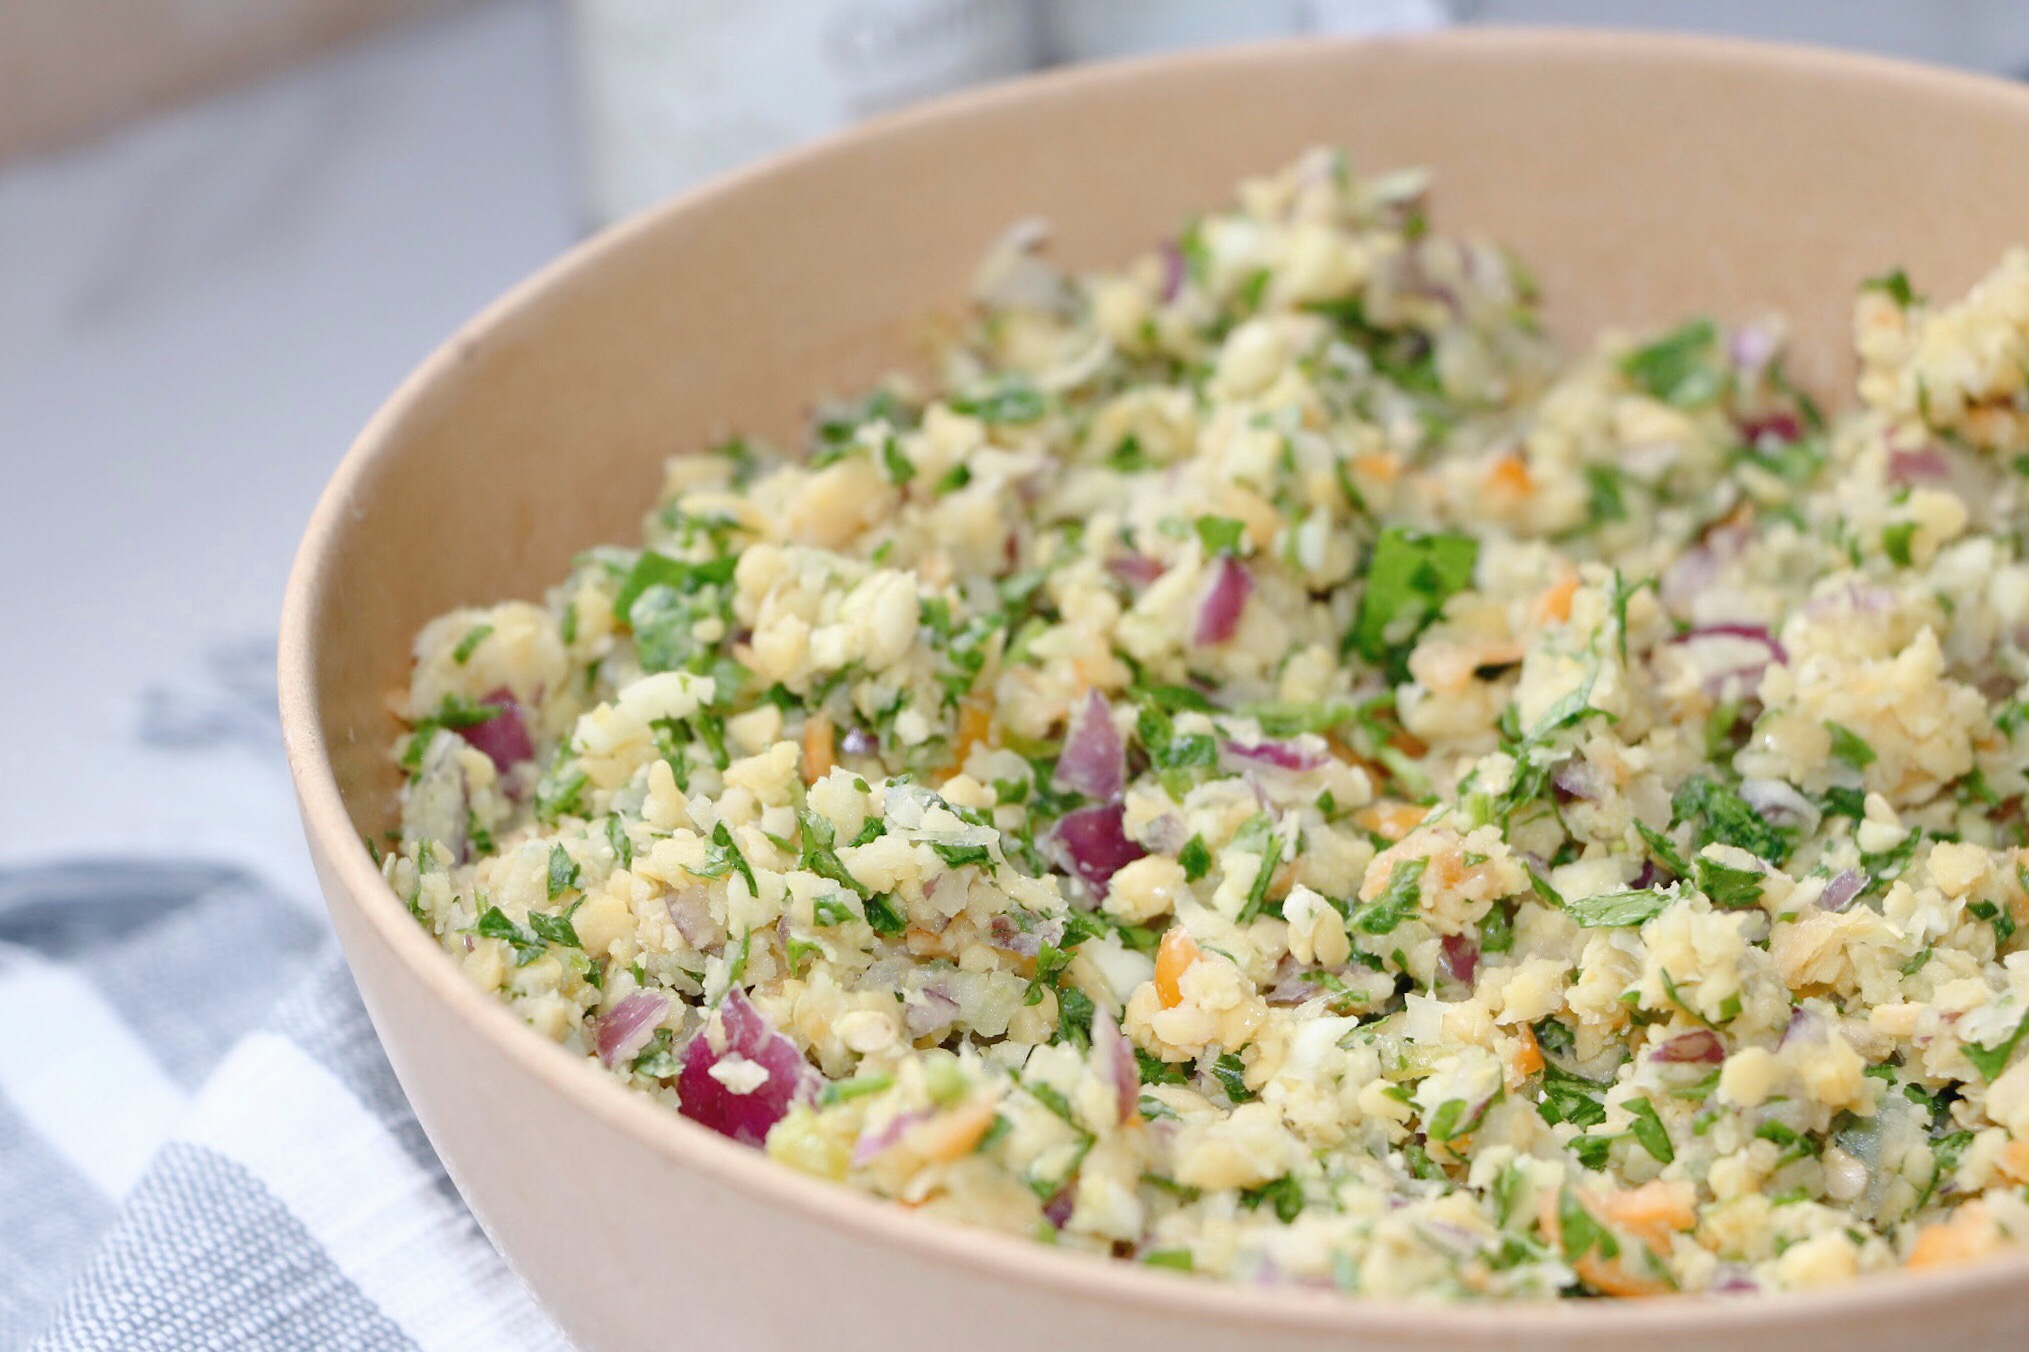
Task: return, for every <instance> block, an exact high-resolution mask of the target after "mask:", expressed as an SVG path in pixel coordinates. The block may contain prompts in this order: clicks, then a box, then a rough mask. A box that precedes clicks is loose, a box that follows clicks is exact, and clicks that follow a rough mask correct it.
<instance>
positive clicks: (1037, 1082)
mask: <svg viewBox="0 0 2029 1352" xmlns="http://www.w3.org/2000/svg"><path fill="white" fill-rule="evenodd" d="M1426 187H1427V178H1426V176H1424V175H1421V174H1393V175H1386V176H1382V177H1376V178H1366V179H1361V178H1355V177H1353V176H1352V175H1351V174H1350V173H1349V172H1348V170H1347V167H1346V164H1345V162H1344V160H1343V159H1342V158H1341V157H1339V156H1336V155H1334V154H1331V153H1327V152H1322V151H1320V152H1313V153H1311V154H1309V155H1306V156H1305V157H1303V158H1302V159H1301V160H1300V161H1299V162H1298V163H1296V164H1295V165H1294V166H1292V167H1291V168H1289V169H1288V170H1286V171H1284V172H1282V173H1280V174H1277V175H1274V176H1272V177H1268V178H1263V179H1260V180H1258V181H1252V182H1248V183H1246V184H1244V185H1242V187H1241V189H1240V193H1239V206H1238V207H1237V208H1235V209H1231V210H1227V211H1224V212H1219V213H1215V214H1212V215H1208V216H1205V217H1203V218H1202V219H1199V220H1197V221H1194V222H1192V223H1191V224H1190V225H1189V226H1188V227H1187V228H1186V229H1185V231H1184V232H1183V234H1182V235H1181V236H1180V237H1179V238H1178V239H1177V240H1176V241H1175V242H1173V243H1171V244H1166V245H1164V246H1163V247H1162V248H1161V249H1160V250H1159V251H1158V252H1156V253H1153V254H1150V255H1149V256H1147V257H1144V258H1141V259H1139V260H1137V261H1136V262H1134V263H1133V264H1131V265H1130V266H1128V267H1126V268H1124V269H1121V270H1119V271H1116V272H1110V273H1101V274H1096V275H1093V276H1088V277H1075V278H1073V277H1065V276H1062V275H1060V274H1059V273H1058V272H1056V271H1055V270H1053V269H1052V268H1051V267H1049V265H1048V264H1047V263H1046V262H1045V261H1044V259H1043V257H1042V255H1041V252H1040V251H1039V245H1040V241H1041V238H1042V232H1041V231H1040V230H1039V229H1038V228H1037V227H1036V226H1034V225H1033V224H1032V223H1031V224H1028V225H1025V226H1024V227H1022V228H1021V229H1019V230H1017V231H1016V232H1013V233H1011V234H1010V236H1009V238H1008V240H1007V241H1006V242H1005V243H1004V244H1003V245H1002V246H1001V248H1000V249H999V250H997V251H996V254H995V257H994V259H993V261H992V262H991V264H990V265H989V266H988V267H987V268H986V269H985V270H984V271H983V272H982V274H981V282H980V285H981V288H982V289H981V294H980V307H979V313H978V314H977V316H976V322H974V323H973V324H971V326H970V327H969V328H967V329H966V330H965V332H964V334H963V336H962V337H961V338H960V339H958V340H957V341H956V342H955V343H954V344H953V345H952V346H951V347H950V349H949V351H948V352H947V354H946V356H945V359H944V363H943V369H942V372H941V375H940V376H939V379H938V381H937V383H936V385H935V388H934V389H928V390H926V389H919V388H917V387H915V386H913V385H912V384H910V383H909V382H907V381H905V380H902V379H896V380H894V381H891V382H890V383H889V384H886V385H884V386H882V387H881V388H880V389H878V390H876V391H874V392H873V393H872V394H871V395H869V396H868V397H866V398H865V399H864V400H862V401H860V402H859V403H857V404H854V405H852V406H850V407H841V408H835V409H831V410H828V411H826V412H825V413H824V415H823V416H821V417H820V418H819V419H818V420H817V421H816V423H815V425H814V427H813V429H812V433H811V437H810V441H809V444H808V445H807V446H805V447H802V448H798V449H797V450H796V451H795V452H793V453H791V454H787V455H781V454H777V453H775V452H772V451H770V450H768V449H766V448H763V447H760V446H754V445H750V444H748V443H745V442H741V441H732V442H728V443H726V444H725V445H722V446H720V447H717V448H716V449H715V451H714V453H712V454H709V455H689V456H682V457H679V458H678V459H676V460H674V461H672V462H671V465H670V469H669V473H668V478H667V483H666V487H665V493H664V497H663V500H662V502H661V504H660V505H659V506H658V507H657V508H656V510H655V512H654V514H653V515H652V516H650V517H649V519H648V522H647V527H646V544H645V547H644V548H643V549H640V550H635V549H629V548H622V547H611V548H601V549H594V550H592V551H590V552H588V553H586V554H585V555H583V556H581V558H580V559H579V561H578V563H577V565H576V566H575V568H574V569H573V570H572V572H571V574H570V576H569V577H568V578H566V579H565V580H564V581H563V582H562V584H561V585H559V586H558V587H557V588H556V589H554V590H553V591H552V592H551V593H550V594H549V596H548V597H547V598H546V600H545V601H544V602H543V603H541V604H530V603H527V602H521V601H510V602H506V603H504V604H501V605H496V606H491V607H483V608H473V609H466V610H460V611H457V612H455V613H453V614H451V615H447V616H445V617H443V618H442V619H439V620H437V621H435V622H434V623H432V624H431V625H430V626H429V627H428V628H426V629H425V630H424V631H423V633H422V635H421V636H420V638H419V639H418V640H417V644H416V650H415V652H416V664H415V670H414V675H413V679H412V682H411V685H410V688H409V691H408V692H407V696H406V699H405V701H404V703H403V705H402V713H403V715H404V718H405V720H406V722H407V724H408V729H407V731H405V732H404V734H403V735H402V736H401V738H400V739H399V741H398V742H397V743H396V745H395V747H394V755H395V756H396V758H397V759H398V760H399V761H400V763H401V764H402V766H403V767H404V769H405V771H406V773H407V775H408V783H407V787H406V790H405V792H404V798H403V818H402V831H401V834H400V838H399V842H398V844H397V846H396V848H395V849H394V851H393V852H392V853H390V854H389V856H388V857H387V860H386V873H387V877H388V879H389V881H390V883H391V884H392V885H393V886H394V888H395V889H396V891H397V893H398V894H399V895H400V896H402V897H403V898H404V899H405V900H406V901H407V902H408V904H409V905H410V907H411V908H412V909H413V910H414V912H415V913H416V915H417V917H418V918H419V920H420V921H421V922H422V923H423V924H424V925H426V926H428V927H429V928H430V929H431V930H432V931H433V932H434V933H435V934H437V935H438V936H439V937H441V939H442V940H443V943H444V945H445V947H446V948H447V949H448V950H449V952H450V954H451V955H452V956H453V957H454V958H455V960H456V961H458V962H459V963H461V964H462V965H463V966H464V968H465V969H466V971H467V972H468V973H469V974H470V975H471V977H472V979H474V980H475V981H477V982H479V983H480V984H481V985H483V986H484V987H486V988H488V989H490V990H493V991H496V992H497V993H498V994H499V996H500V998H501V999H503V1000H505V1001H507V1002H508V1003H509V1004H510V1005H511V1006H512V1007H513V1008H514V1009H515V1010H516V1011H517V1012H519V1013H520V1014H521V1015H522V1016H523V1017H524V1018H525V1019H526V1020H527V1021H528V1022H529V1023H530V1024H531V1025H532V1026H534V1027H535V1028H537V1029H539V1030H540V1031H541V1032H543V1033H544V1034H545V1035H546V1036H549V1037H551V1038H553V1039H555V1040H556V1041H558V1042H560V1043H562V1044H563V1045H564V1046H565V1047H566V1048H569V1049H571V1050H572V1051H575V1052H578V1053H580V1054H583V1055H585V1056H588V1057H593V1058H596V1059H597V1060H599V1061H600V1062H602V1063H603V1064H605V1065H606V1066H607V1067H609V1068H610V1070H611V1071H612V1073H613V1074H615V1075H616V1076H618V1077H620V1078H621V1079H622V1080H623V1081H625V1082H626V1083H628V1084H629V1085H631V1086H633V1087H634V1088H635V1089H637V1090H639V1091H640V1092H642V1093H646V1094H648V1095H651V1096H653V1097H655V1098H658V1099H660V1100H662V1101H663V1102H664V1103H667V1104H668V1105H670V1106H671V1107H672V1108H675V1109H677V1110H679V1111H681V1112H683V1113H685V1114H687V1115H689V1116H691V1117H693V1118H695V1119H697V1120H698V1121H700V1122H702V1123H704V1124H706V1125H707V1126H711V1127H714V1128H716V1129H717V1130H720V1131H723V1132H726V1133H727V1134H729V1135H733V1136H735V1137H737V1138H738V1139H741V1140H744V1141H748V1142H749V1143H752V1144H756V1145H761V1146H763V1147H764V1148H765V1149H767V1150H768V1152H769V1153H770V1154H772V1155H773V1156H775V1158H777V1159H778V1160H780V1161H782V1162H783V1163H785V1164H787V1165H789V1166H791V1167H795V1168H799V1169H802V1170H804V1171H806V1172H809V1173H811V1174H814V1175H817V1176H821V1177H825V1178H831V1179H839V1180H843V1181H844V1182H846V1183H847V1184H849V1185H850V1186H854V1187H858V1188H862V1189H865V1190H869V1191H871V1192H874V1193H876V1194H879V1195H881V1196H883V1197H889V1198H894V1199H898V1200H901V1201H904V1202H906V1203H908V1204H910V1205H912V1206H918V1207H921V1208H924V1209H926V1210H928V1211H931V1212H934V1213H935V1214H937V1215H940V1216H945V1217H950V1218H954V1219H957V1220H960V1221H964V1222H968V1223H971V1224H976V1225H984V1226H990V1227H994V1228H997V1229H1001V1230H1006V1231H1011V1232H1014V1233H1017V1234H1024V1235H1034V1234H1038V1233H1043V1234H1047V1235H1048V1236H1049V1237H1051V1238H1052V1239H1053V1240H1054V1241H1055V1242H1056V1243H1058V1244H1061V1245H1064V1246H1066V1247H1072V1248H1079V1249H1085V1250H1090V1251H1092V1252H1095V1253H1102V1254H1112V1255H1116V1256H1122V1257H1126V1258H1129V1259H1132V1260H1135V1261H1139V1262H1142V1263H1145V1264H1150V1265H1155V1266H1161V1267H1169V1268H1181V1269H1192V1270H1196V1271H1200V1272H1209V1273H1216V1274H1219V1275H1221V1276H1226V1277H1232V1278H1237V1279H1241V1280H1249V1281H1288V1282H1304V1283H1315V1282H1320V1281H1322V1282H1329V1283H1335V1284H1337V1285H1339V1286H1340V1287H1342V1288H1344V1289H1347V1290H1352V1291H1360V1292H1369V1293H1374V1294H1379V1295H1418V1296H1437V1297H1455V1298H1518V1297H1540V1296H1552V1295H1560V1294H1561V1295H1581V1294H1593V1295H1612V1296H1637V1295H1647V1294H1655V1293H1660V1292H1666V1291H1674V1290H1684V1291H1738V1290H1752V1289H1760V1290H1777V1289H1802V1288H1808V1287H1816V1286H1821V1285H1825V1284H1828V1283H1837V1282H1844V1281H1848V1280H1851V1279H1854V1278H1855V1277H1857V1276H1859V1275H1860V1274H1862V1273H1867V1272H1874V1271H1880V1270H1884V1269H1888V1268H1893V1267H1897V1266H1905V1265H1906V1266H1910V1267H1926V1266H1936V1265H1942V1264H1951V1263H1960V1262H1965V1261H1970V1260H1973V1259H1976V1258H1978V1257H1980V1256H1982V1255H1985V1254H1987V1253H1990V1252H1992V1251H1994V1250H1996V1249H1998V1248H2002V1247H2005V1246H2006V1245H2008V1244H2011V1243H2016V1242H2019V1241H2021V1240H2022V1239H2023V1238H2025V1237H2029V1203H2025V1201H2024V1187H2025V1185H2029V1055H2018V1052H2020V1051H2021V1050H2022V1049H2023V1044H2024V1043H2025V1042H2029V1038H2025V1029H2029V957H2025V956H2024V955H2023V953H2022V951H2021V947H2022V945H2021V940H2020V939H2019V937H2018V934H2017V926H2018V924H2019V923H2021V922H2022V921H2024V920H2029V895H2025V892H2024V878H2025V871H2024V866H2025V863H2029V850H2025V828H2024V816H2023V810H2022V809H2023V798H2024V791H2025V787H2029V786H2025V780H2024V773H2023V771H2024V766H2025V765H2029V730H2025V724H2029V702H2025V699H2024V695H2025V685H2024V680H2025V677H2029V566H2025V564H2024V561H2023V559H2022V544H2021V532H2020V523H2021V521H2022V520H2023V516H2022V513H2023V510H2024V506H2025V480H2024V475H2025V473H2029V387H2025V377H2024V371H2025V369H2029V360H2025V354H2029V336H2025V335H2029V254H2012V255H2010V256H2009V258H2008V259H2007V260H2006V261H2005V262H2004V263H2003V264H2002V265H2001V267H2000V269H1999V270H1998V271H1997V272H1996V273H1995V274H1994V275H1993V277H1991V278H1990V279H1989V280H1988V281H1986V282H1984V283H1982V284H1981V285H1980V286H1979V287H1977V288H1975V289H1974V291H1973V292H1972V293H1971V295H1970V296H1969V297H1967V298H1966V299H1965V300H1964V301H1961V302H1959V303H1957V304H1950V305H1933V304H1932V303H1930V302H1928V301H1926V300H1924V299H1922V298H1921V297H1920V296H1918V295H1917V294H1916V293H1915V292H1914V291H1913V289H1912V288H1911V286H1910V284H1909V282H1908V281H1907V280H1906V279H1905V278H1903V277H1902V275H1901V274H1900V273H1892V274H1888V275H1886V276H1884V277H1881V278H1878V279H1875V280H1874V281H1871V282H1869V283H1867V284H1866V285H1865V286H1864V287H1862V288H1861V291H1860V295H1859V302H1858V306H1857V315H1856V321H1855V333H1856V340H1857V344H1858V348H1859V352H1860V357H1861V370H1862V377H1861V394H1862V396H1863V402H1862V403H1861V404H1860V405H1859V406H1858V407H1857V409H1856V410H1855V411H1853V412H1851V413H1849V414H1845V415H1843V416H1841V417H1840V419H1839V420H1838V421H1836V422H1834V423H1830V424H1827V423H1826V421H1825V420H1824V418H1823V417H1822V416H1821V415H1820V413H1819V412H1818V410H1817V407H1816V406H1815V405H1814V404H1813V403H1812V402H1811V401H1810V400H1808V399H1807V398H1806V397H1805V396H1804V395H1803V394H1801V393H1800V392H1799V391H1797V390H1796V389H1795V388H1794V387H1792V386H1791V385H1790V384H1789V382H1788V381H1787V380H1786V379H1785V378H1784V376H1783V365H1782V338H1781V330H1780V328H1779V326H1777V325H1775V324H1773V323H1771V322H1761V323H1755V324H1749V325H1744V326H1742V327H1738V328H1734V329H1730V330H1729V329H1724V328H1721V327H1720V326H1718V325H1716V324H1714V323H1712V322H1709V321H1705V320H1693V321H1691V322H1689V323H1686V324H1684V325H1682V326H1680V327H1678V328H1675V329H1672V330H1670V331H1667V332H1664V333H1661V334H1652V335H1647V336H1645V337H1641V338H1629V337H1623V336H1618V335H1610V336H1608V337H1606V338H1604V339H1603V340H1601V341H1600V342H1599V343H1598V344H1597V346H1596V347H1594V348H1593V349H1592V350H1591V351H1590V352H1589V353H1588V354H1586V355H1584V356H1582V357H1580V358H1578V359H1576V360H1574V361H1560V360H1559V359H1558V358H1557V357H1556V356H1555V354H1554V353H1553V352H1552V351H1551V349H1550V348H1549V346H1548V345H1547V343H1546V342H1545V341H1544V340H1543V339H1542V338H1541V336H1540V335H1539V332H1538V329H1537V325H1536V322H1535V318H1534V296H1533V293H1532V287H1531V283H1530V282H1529V280H1528V277H1527V275H1526V274H1525V273H1524V272H1523V271H1522V270H1521V268H1520V266H1519V265H1518V264H1517V263H1515V262H1514V261H1513V260H1511V259H1510V258H1509V257H1508V256H1507V255H1505V254H1504V253H1502V252H1501V251H1499V250H1498V249H1495V248H1492V247H1489V246H1487V245H1484V244H1480V243H1476V242H1472V241H1468V240H1465V239H1461V238H1454V237H1448V236H1443V235H1437V234H1432V233H1429V231H1428V228H1427V226H1426V221H1425V214H1424V212H1425V200H1424V199H1425V190H1426Z"/></svg>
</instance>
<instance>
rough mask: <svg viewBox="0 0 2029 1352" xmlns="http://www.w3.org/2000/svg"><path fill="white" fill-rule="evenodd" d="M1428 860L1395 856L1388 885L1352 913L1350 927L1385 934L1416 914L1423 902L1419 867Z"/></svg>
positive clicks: (1420, 868)
mask: <svg viewBox="0 0 2029 1352" xmlns="http://www.w3.org/2000/svg"><path fill="white" fill-rule="evenodd" d="M1429 864H1430V861H1429V860H1428V859H1398V860H1396V861H1395V865H1394V867H1393V868H1392V869H1390V870H1389V873H1388V885H1387V886H1386V887H1384V888H1382V889H1381V891H1380V893H1379V894H1378V895H1377V896H1376V897H1375V898H1374V899H1373V900H1372V901H1370V902H1368V903H1367V904H1366V905H1364V906H1362V907H1361V908H1360V909H1359V910H1358V911H1356V912H1354V913H1353V927H1354V928H1355V929H1357V930H1359V931H1360V932H1361V933H1363V934H1387V933H1390V932H1391V931H1393V930H1394V929H1395V927H1396V926H1397V925H1400V924H1401V923H1402V922H1403V921H1405V920H1407V919H1409V918H1410V917H1411V916H1413V915H1415V914H1416V913H1417V909H1418V908H1419V907H1420V906H1421V904H1422V901H1423V870H1424V869H1425V868H1427V867H1429Z"/></svg>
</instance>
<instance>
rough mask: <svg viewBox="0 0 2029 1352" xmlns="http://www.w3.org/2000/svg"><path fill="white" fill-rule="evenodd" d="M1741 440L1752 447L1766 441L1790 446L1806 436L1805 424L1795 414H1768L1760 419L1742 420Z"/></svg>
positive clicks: (1740, 423) (1740, 426)
mask: <svg viewBox="0 0 2029 1352" xmlns="http://www.w3.org/2000/svg"><path fill="white" fill-rule="evenodd" d="M1738 426H1739V428H1740V439H1741V440H1742V441H1745V442H1746V443H1747V444H1748V445H1750V446H1759V445H1761V443H1762V442H1763V441H1764V440H1768V441H1775V442H1780V443H1781V444H1783V445H1785V446H1786V445H1788V444H1789V443H1790V442H1793V441H1796V440H1797V439H1799V438H1800V437H1802V436H1803V434H1804V427H1803V424H1802V423H1800V422H1798V421H1797V418H1796V415H1795V414H1793V413H1768V414H1764V415H1762V416H1761V417H1759V418H1742V419H1741V420H1740V422H1739V424H1738Z"/></svg>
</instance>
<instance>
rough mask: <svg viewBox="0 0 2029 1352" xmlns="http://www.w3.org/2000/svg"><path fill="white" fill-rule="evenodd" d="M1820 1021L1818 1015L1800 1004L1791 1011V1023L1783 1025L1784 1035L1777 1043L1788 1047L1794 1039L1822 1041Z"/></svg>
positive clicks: (1779, 1045)
mask: <svg viewBox="0 0 2029 1352" xmlns="http://www.w3.org/2000/svg"><path fill="white" fill-rule="evenodd" d="M1820 1023H1821V1020H1820V1019H1819V1018H1818V1016H1817V1015H1815V1014H1813V1013H1811V1011H1809V1010H1808V1009H1805V1008H1804V1007H1803V1006H1801V1005H1799V1006H1797V1007H1796V1008H1795V1009H1792V1010H1791V1011H1790V1012H1789V1023H1788V1024H1786V1025H1785V1026H1784V1027H1783V1030H1782V1036H1781V1037H1779V1038H1777V1039H1776V1043H1775V1045H1776V1046H1778V1047H1787V1046H1788V1045H1789V1044H1790V1043H1791V1042H1792V1041H1801V1042H1822V1041H1823V1040H1824V1039H1823V1038H1822V1037H1821V1036H1819V1026H1820Z"/></svg>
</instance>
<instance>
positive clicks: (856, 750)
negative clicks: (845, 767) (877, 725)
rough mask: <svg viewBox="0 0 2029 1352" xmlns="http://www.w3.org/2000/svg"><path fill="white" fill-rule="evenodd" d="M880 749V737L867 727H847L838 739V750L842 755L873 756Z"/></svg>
mask: <svg viewBox="0 0 2029 1352" xmlns="http://www.w3.org/2000/svg"><path fill="white" fill-rule="evenodd" d="M880 749H881V742H880V738H878V737H876V736H874V735H873V734H872V733H871V732H868V731H867V730H866V729H865V728H847V729H846V730H845V732H844V734H843V735H842V736H840V738H839V739H838V750H839V754H840V755H842V756H871V755H873V754H874V753H875V752H876V751H879V750H880Z"/></svg>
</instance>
